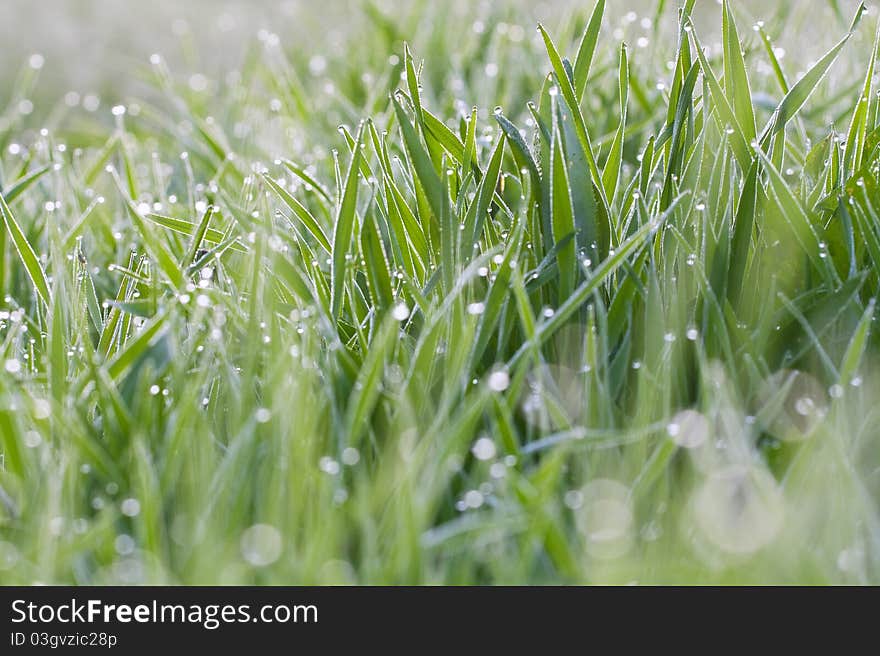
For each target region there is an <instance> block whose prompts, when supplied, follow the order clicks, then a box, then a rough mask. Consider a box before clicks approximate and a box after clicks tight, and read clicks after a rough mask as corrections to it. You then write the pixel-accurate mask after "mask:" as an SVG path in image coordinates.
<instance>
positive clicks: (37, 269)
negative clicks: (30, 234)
mask: <svg viewBox="0 0 880 656" xmlns="http://www.w3.org/2000/svg"><path fill="white" fill-rule="evenodd" d="M0 214H2V215H3V223H4V224H5V226H6V232H7V233H8V234H9V236H10V238H11V239H12V245H13V246H14V247H15V252H16V253H18V257H19V259H20V260H21V264H22V266H23V267H24V270H25V271H26V272H27V275H28V278H30V281H31V283H32V284H33V286H34V289H35V290H36V292H37V295H38V296H39V298H40V299H41V300H42V301H43V302H44V303H46V304H48V303H50V302H51V300H52V295H51V293H50V292H49V281H48V279H47V278H46V274H45V272H44V271H43V267H42V266H41V265H40V260H39V258H38V257H37V254H36V252H35V251H34V248H33V246H31V244H30V242H28V240H27V237H26V236H25V234H24V232H23V231H22V229H21V226H19V225H18V222H17V221H16V220H15V216H14V215H13V214H12V210H11V209H9V205H7V204H6V199H5V198H3V195H2V194H0Z"/></svg>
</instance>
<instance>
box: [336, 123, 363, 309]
mask: <svg viewBox="0 0 880 656" xmlns="http://www.w3.org/2000/svg"><path fill="white" fill-rule="evenodd" d="M363 130H364V126H363V124H361V126H360V127H359V128H358V133H357V138H356V140H355V148H354V150H353V152H352V155H351V161H350V162H349V165H348V173H347V174H346V176H345V186H344V187H343V190H342V199H341V202H340V203H339V211H338V213H337V215H336V225H335V227H334V229H333V248H332V251H333V269H332V271H331V276H330V286H331V292H330V306H331V314H332V315H333V318H334V319H335V320H336V321H339V319H340V316H341V314H342V304H343V300H344V294H345V275H346V273H345V270H346V264H347V262H348V257H349V253H350V251H351V239H352V235H353V234H354V225H355V220H356V218H357V216H356V215H357V193H358V169H359V167H360V158H361V147H360V146H361V139H362V138H363Z"/></svg>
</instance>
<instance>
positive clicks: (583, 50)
mask: <svg viewBox="0 0 880 656" xmlns="http://www.w3.org/2000/svg"><path fill="white" fill-rule="evenodd" d="M604 14H605V0H598V2H597V3H596V6H595V7H594V8H593V13H592V15H591V16H590V22H589V24H588V25H587V29H586V30H584V35H583V37H581V43H580V45H579V46H578V52H577V56H576V57H575V59H574V90H575V95H576V97H577V99H578V100H579V101H580V100H582V99H583V97H584V91H586V89H587V79H588V78H589V77H590V67H591V65H592V63H593V56H594V55H595V53H596V44H597V43H598V41H599V30H600V29H601V27H602V17H603V16H604Z"/></svg>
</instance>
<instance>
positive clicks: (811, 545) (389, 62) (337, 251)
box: [0, 0, 880, 584]
mask: <svg viewBox="0 0 880 656" xmlns="http://www.w3.org/2000/svg"><path fill="white" fill-rule="evenodd" d="M672 4H673V3H664V2H660V3H658V6H657V9H656V19H657V21H656V23H655V24H654V25H655V27H654V38H655V43H654V44H653V45H652V46H651V49H650V51H649V50H647V49H645V48H643V47H640V46H639V47H633V44H629V45H628V46H625V45H622V44H621V43H620V42H619V41H616V40H615V39H614V38H613V37H612V35H611V34H610V29H609V25H608V23H609V19H607V17H605V18H604V19H603V16H604V11H605V3H604V2H601V1H600V2H599V3H598V4H597V6H596V7H595V9H594V10H593V9H591V8H587V10H586V11H583V12H581V13H579V14H578V15H577V16H576V17H575V19H574V20H572V21H569V22H567V23H566V24H567V25H568V26H569V28H568V29H567V30H560V31H555V30H553V29H550V27H549V26H548V28H547V29H544V27H540V26H539V30H540V33H539V34H535V35H534V38H532V33H531V32H525V33H524V34H519V33H516V32H515V31H513V30H512V29H511V28H510V27H509V23H504V25H506V26H507V27H505V29H504V30H503V31H502V30H499V29H497V28H496V26H497V25H498V24H500V23H501V22H502V21H503V20H504V19H505V14H504V12H503V11H502V12H500V13H498V14H494V15H490V16H489V17H488V18H487V19H486V20H487V21H488V23H487V25H488V27H487V28H486V29H484V30H483V31H481V32H479V33H478V34H471V36H469V37H468V38H466V39H460V36H461V35H463V33H464V32H465V31H467V29H468V26H464V25H460V24H456V23H455V22H453V21H454V18H449V19H448V20H449V21H450V22H444V19H443V18H442V16H441V15H440V14H432V15H431V16H430V18H431V19H432V20H433V22H432V23H431V24H432V30H431V31H430V34H429V35H428V36H425V32H424V30H422V31H420V32H419V34H420V35H421V36H420V37H419V38H416V39H415V40H414V41H413V42H412V44H411V45H405V44H404V39H405V38H406V37H407V36H408V34H412V35H414V36H415V33H416V32H417V30H416V29H415V24H414V23H412V21H409V20H407V19H400V20H395V19H393V18H392V17H390V16H389V15H385V14H383V13H382V11H381V10H380V9H378V8H376V7H374V6H373V5H372V4H367V5H366V9H365V10H364V14H363V20H364V24H363V30H362V32H359V34H362V35H367V36H366V37H364V38H362V39H361V38H360V37H359V39H360V41H358V40H357V39H355V40H352V41H351V49H350V50H347V51H345V52H340V53H337V54H336V55H333V56H332V57H331V58H330V60H329V61H327V62H326V66H327V68H326V71H325V72H324V73H322V74H321V75H319V76H318V75H310V74H309V72H308V63H309V57H308V56H307V55H306V54H304V53H303V52H300V51H298V50H297V49H296V48H295V47H293V46H291V47H290V48H289V49H288V48H285V47H284V46H282V45H278V44H275V43H274V41H273V38H272V37H271V35H269V36H266V35H263V37H261V38H262V41H263V42H262V43H260V44H255V46H254V47H253V48H252V49H251V50H249V52H248V54H247V55H246V56H245V58H244V60H243V62H242V64H241V68H240V69H239V70H238V71H237V72H236V75H234V76H226V77H225V78H223V79H217V80H211V81H210V83H211V87H210V91H208V92H202V91H200V88H199V87H200V86H201V85H195V87H197V88H193V85H191V84H187V83H186V78H185V77H183V78H178V77H177V76H176V75H175V74H174V73H173V72H172V71H171V69H170V67H169V66H168V65H167V64H166V63H165V61H164V60H163V59H162V58H161V57H155V58H153V61H152V64H151V65H150V66H149V67H145V68H144V69H143V71H141V73H142V74H143V76H144V78H145V80H147V81H149V84H150V86H149V87H147V88H146V90H145V91H144V93H143V94H142V96H143V97H141V98H137V99H129V100H127V101H126V102H125V104H124V105H123V104H120V105H119V107H118V108H114V110H113V112H112V120H111V116H110V113H109V112H104V114H105V116H104V118H105V119H106V120H103V121H102V120H99V119H96V118H95V117H94V116H91V115H89V113H88V112H82V111H79V110H70V109H69V108H65V107H64V106H63V104H61V103H59V104H58V106H57V108H56V109H54V110H51V111H48V110H40V111H43V113H42V114H40V112H39V111H38V112H36V113H35V114H34V115H33V116H32V115H30V114H29V113H27V112H26V113H25V114H22V113H21V111H20V108H21V104H20V103H21V100H22V98H27V97H29V96H30V95H31V94H33V93H35V91H34V88H35V87H34V85H35V84H37V83H36V80H35V75H33V73H34V71H32V70H30V69H26V72H25V74H23V75H21V76H19V78H18V81H17V82H16V83H15V84H13V85H12V86H10V87H9V88H8V89H4V90H3V97H8V101H9V105H8V108H7V109H6V110H5V112H4V113H3V114H2V121H0V128H2V129H0V147H2V155H0V189H2V196H0V210H2V218H3V224H2V230H0V365H2V367H0V368H2V371H0V374H2V375H0V454H2V458H3V467H2V471H0V583H7V584H13V583H35V582H43V583H77V584H95V583H141V582H150V583H183V584H208V583H223V584H225V583H259V584H269V583H271V584H280V583H285V584H294V583H296V584H316V583H371V584H372V583H385V584H400V583H449V584H466V583H513V584H520V583H560V582H564V583H626V582H630V581H637V582H640V583H707V582H716V583H878V582H880V513H878V502H880V409H878V407H877V404H876V399H877V398H878V393H880V377H878V366H877V365H878V353H880V350H878V346H880V343H878V340H880V338H878V336H877V332H878V331H876V330H875V329H874V328H875V322H876V316H877V314H876V304H875V298H876V296H877V294H878V290H880V97H878V86H877V83H876V82H877V80H876V76H877V70H876V66H875V64H876V55H877V51H878V38H875V37H874V30H875V29H876V26H877V21H876V18H875V17H874V16H872V15H869V16H867V17H863V15H862V14H863V12H862V11H861V10H858V11H855V7H853V11H854V12H855V13H854V18H852V19H851V20H850V21H847V20H846V19H845V17H844V18H843V19H842V20H841V21H840V28H839V32H840V37H839V41H838V42H837V43H836V45H834V46H833V47H832V48H831V50H830V51H828V53H827V55H825V56H821V55H819V56H817V58H816V60H815V63H813V64H810V62H807V61H794V62H792V61H791V60H792V59H793V58H794V57H795V55H796V54H797V53H791V52H790V53H789V55H788V59H787V60H782V61H780V59H779V58H778V56H777V54H778V53H779V50H778V49H775V46H774V43H773V39H774V35H778V34H779V33H780V32H782V31H784V29H785V25H786V21H789V20H792V19H791V16H790V13H791V12H793V11H797V10H796V9H792V7H791V6H790V3H780V8H779V11H778V12H777V13H776V14H775V15H774V16H768V17H767V22H766V23H761V24H758V25H756V26H755V29H754V30H753V29H751V28H752V24H751V21H750V20H748V19H747V18H746V17H745V16H744V15H741V14H740V10H739V9H738V8H737V7H736V6H733V5H734V4H738V3H729V2H725V3H723V5H722V6H721V7H718V8H717V9H718V11H713V13H712V14H711V16H710V20H711V21H714V24H712V23H710V22H707V20H701V21H697V20H696V17H694V19H693V20H692V17H691V11H692V9H693V8H694V4H695V3H694V1H693V0H688V1H687V2H685V3H684V6H683V8H681V10H680V11H678V12H676V7H673V6H672ZM831 4H832V6H833V7H834V8H835V11H836V13H837V15H839V16H841V17H843V12H844V11H845V10H844V9H841V7H840V6H839V5H838V3H831ZM423 9H424V11H426V12H427V11H431V10H430V9H428V8H427V6H424V7H423ZM507 20H509V18H507ZM807 21H808V22H809V20H808V19H807ZM661 25H662V26H664V27H662V29H661ZM572 26H577V27H576V29H575V28H574V27H572ZM718 26H720V29H718ZM713 29H714V30H715V31H714V32H713V31H712V30H713ZM712 34H717V35H720V36H719V37H718V38H719V39H720V40H719V42H718V44H717V47H715V46H716V44H715V43H714V42H711V39H714V38H715V37H713V36H711V35H712ZM878 34H880V32H878ZM513 35H515V36H516V37H517V38H513ZM704 48H705V51H704ZM287 50H289V52H288V51H287ZM667 61H668V62H669V66H668V67H664V64H665V63H666V62H667ZM487 62H490V63H491V66H494V67H495V68H494V70H493V72H492V73H491V74H489V73H488V71H489V66H488V65H487ZM658 70H659V71H660V72H659V73H658ZM829 72H831V73H833V74H834V78H833V79H829ZM658 74H659V75H661V76H662V77H661V78H660V79H661V81H662V82H663V84H661V85H658V84H657V75H658ZM328 85H332V87H331V86H328ZM43 93H44V97H49V98H54V99H55V100H56V101H57V100H58V99H59V94H58V90H57V89H49V90H46V91H44V92H43ZM487 96H488V99H489V105H487V106H485V107H480V108H478V107H474V109H473V110H471V106H472V103H473V102H475V100H477V99H486V98H487ZM496 102H497V103H499V104H500V105H501V106H499V107H497V108H496V109H494V110H493V109H492V107H493V106H494V103H496ZM37 115H39V116H42V118H44V119H45V120H46V123H45V124H46V125H49V126H50V128H51V129H47V130H44V131H39V127H41V124H39V123H38V122H37V119H36V118H35V116H37Z"/></svg>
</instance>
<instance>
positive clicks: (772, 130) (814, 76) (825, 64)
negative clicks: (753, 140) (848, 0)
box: [761, 4, 867, 149]
mask: <svg viewBox="0 0 880 656" xmlns="http://www.w3.org/2000/svg"><path fill="white" fill-rule="evenodd" d="M866 11H867V7H865V5H864V4H860V5H859V8H858V9H857V10H856V15H855V18H853V22H852V25H851V26H850V28H849V32H847V33H846V35H844V37H843V38H842V39H841V40H840V41H838V42H837V44H836V45H835V46H834V47H833V48H831V50H829V51H828V52H827V53H825V56H824V57H822V58H821V59H820V60H819V61H818V62H816V64H814V65H813V67H812V68H810V70H808V71H807V72H806V73H805V74H804V76H803V77H802V78H801V79H800V80H798V81H797V83H795V85H794V86H793V87H792V88H791V90H790V91H789V92H788V93H787V94H786V95H785V98H783V99H782V102H780V103H779V106H778V107H777V108H776V110H775V111H774V112H773V116H772V117H771V119H770V122H769V123H768V124H767V127H765V128H764V131H763V133H762V134H761V147H762V148H765V149H766V147H767V144H768V142H769V139H770V138H771V137H773V136H774V135H775V134H776V133H777V132H779V131H780V130H782V129H784V128H785V126H786V124H787V123H788V122H789V121H790V120H791V119H792V118H794V116H795V115H796V114H797V113H798V112H799V111H800V109H801V107H803V106H804V103H806V102H807V99H808V98H809V97H810V95H811V94H812V93H813V91H815V89H816V87H817V86H819V83H820V82H821V81H822V79H823V78H824V77H825V74H826V73H827V72H828V69H829V68H831V65H832V64H833V63H834V61H835V60H836V59H837V56H838V55H839V54H840V51H841V50H843V47H844V46H845V45H846V43H847V41H849V40H850V38H851V37H852V35H853V34H854V33H855V31H856V28H857V27H858V25H859V22H861V20H862V16H863V15H864V14H865V12H866Z"/></svg>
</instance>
